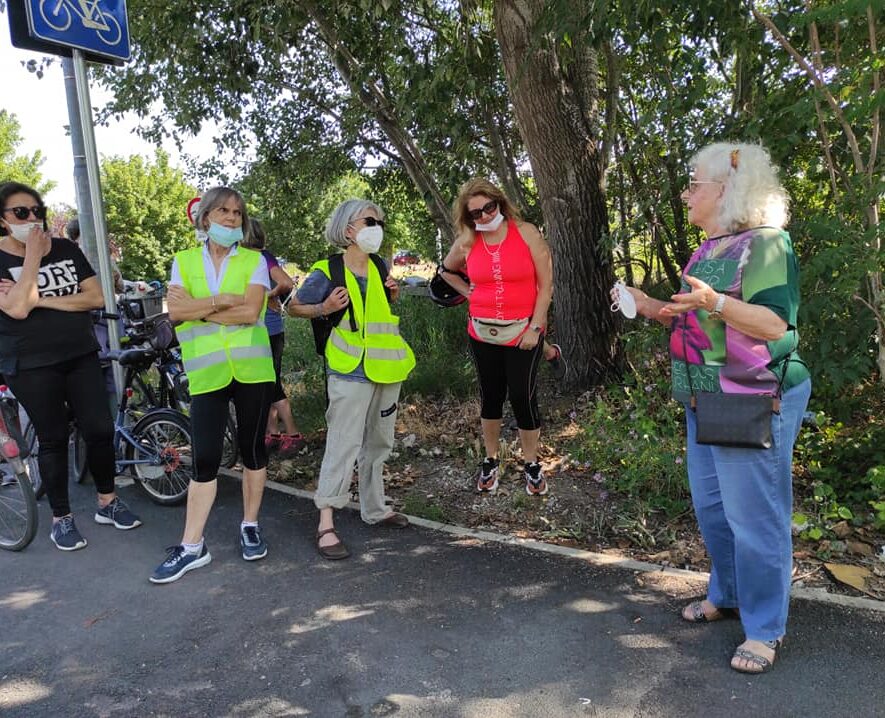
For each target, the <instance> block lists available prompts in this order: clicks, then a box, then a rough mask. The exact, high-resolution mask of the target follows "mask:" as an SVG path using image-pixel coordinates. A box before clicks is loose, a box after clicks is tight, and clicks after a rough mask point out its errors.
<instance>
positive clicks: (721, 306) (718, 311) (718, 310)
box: [710, 294, 725, 319]
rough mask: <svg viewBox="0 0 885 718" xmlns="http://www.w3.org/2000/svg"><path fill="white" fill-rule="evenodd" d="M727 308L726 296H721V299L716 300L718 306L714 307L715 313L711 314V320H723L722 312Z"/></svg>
mask: <svg viewBox="0 0 885 718" xmlns="http://www.w3.org/2000/svg"><path fill="white" fill-rule="evenodd" d="M724 308H725V295H724V294H720V295H719V298H718V299H717V300H716V304H715V305H714V306H713V311H712V312H710V319H722V310H723V309H724Z"/></svg>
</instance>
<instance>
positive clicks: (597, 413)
mask: <svg viewBox="0 0 885 718" xmlns="http://www.w3.org/2000/svg"><path fill="white" fill-rule="evenodd" d="M624 345H625V351H626V355H627V360H628V366H629V367H630V368H631V370H632V371H630V372H629V373H628V374H627V376H625V379H624V381H623V383H622V384H618V385H612V386H609V387H606V388H605V389H604V390H601V391H599V392H598V393H597V394H596V395H595V397H594V398H593V400H592V402H591V404H590V406H589V407H588V408H587V410H586V411H585V413H584V416H583V424H584V426H583V435H582V437H581V441H580V445H579V448H578V458H579V459H580V460H582V461H583V462H585V464H587V465H588V466H591V467H593V469H594V474H593V478H594V480H595V481H597V482H598V483H600V484H605V486H606V487H607V489H608V490H609V491H613V492H615V493H616V494H618V495H619V496H620V497H621V498H622V499H623V500H624V502H625V505H624V511H625V512H627V513H629V514H631V515H633V516H635V517H637V518H642V517H643V516H644V515H645V514H646V513H647V512H649V511H654V512H658V511H659V512H663V514H664V515H666V516H667V517H668V518H673V517H675V516H678V515H681V514H683V513H685V512H686V511H687V510H688V508H689V506H690V502H689V494H688V482H687V479H686V473H685V428H684V419H683V409H682V406H681V405H679V404H678V403H676V402H675V401H673V400H672V399H671V398H670V365H669V358H668V355H667V351H666V333H665V332H664V331H663V328H661V327H657V326H640V327H639V328H638V329H635V330H633V331H631V332H628V333H627V334H625V335H624Z"/></svg>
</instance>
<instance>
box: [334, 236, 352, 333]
mask: <svg viewBox="0 0 885 718" xmlns="http://www.w3.org/2000/svg"><path fill="white" fill-rule="evenodd" d="M329 280H330V281H331V282H332V289H335V288H336V287H347V280H346V279H345V278H344V255H343V254H340V253H339V254H333V255H331V256H330V257H329ZM345 312H347V314H348V318H349V319H350V331H352V332H355V331H356V329H357V326H356V319H355V318H354V316H353V303H352V302H348V304H347V307H346V308H344V309H339V310H338V311H337V312H333V313H332V314H330V315H329V323H330V324H331V325H332V326H333V327H334V326H337V324H338V322H339V321H341V317H343V316H344V313H345Z"/></svg>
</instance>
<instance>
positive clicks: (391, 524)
mask: <svg viewBox="0 0 885 718" xmlns="http://www.w3.org/2000/svg"><path fill="white" fill-rule="evenodd" d="M377 525H378V526H386V527H387V528H391V529H404V528H406V527H407V526H408V525H409V519H408V517H406V515H405V514H396V513H394V514H390V516H388V517H387V518H383V519H381V520H380V521H379V522H378V524H377Z"/></svg>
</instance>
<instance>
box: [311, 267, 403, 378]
mask: <svg viewBox="0 0 885 718" xmlns="http://www.w3.org/2000/svg"><path fill="white" fill-rule="evenodd" d="M367 266H368V271H369V276H368V279H367V282H366V300H365V302H363V297H362V294H361V293H360V287H359V284H358V283H357V280H356V277H354V276H353V273H352V272H351V271H350V270H349V269H348V268H347V267H346V266H345V267H344V280H345V282H346V283H347V292H348V294H349V295H350V302H351V304H352V305H353V317H354V320H355V322H356V330H355V331H352V330H351V328H350V319H349V316H348V314H349V313H348V312H345V313H344V315H343V316H342V317H341V321H339V322H338V325H337V326H336V327H334V328H333V329H332V333H331V334H330V335H329V341H327V342H326V361H327V362H328V363H329V367H330V368H331V369H332V370H333V371H336V372H338V373H340V374H349V373H350V372H352V371H353V370H354V369H356V368H357V367H358V366H359V364H360V362H361V361H362V362H363V369H364V371H365V373H366V377H367V378H368V379H369V381H374V382H376V383H378V384H395V383H396V382H400V381H405V379H406V377H408V376H409V373H410V372H411V371H412V369H414V368H415V354H414V353H413V352H412V348H411V347H410V346H409V345H408V344H407V343H406V340H405V339H403V338H402V336H401V335H400V333H399V317H397V316H395V315H394V314H393V313H391V311H390V304H389V303H388V301H387V296H386V295H385V294H384V285H383V283H382V282H381V275H380V274H379V273H378V269H377V268H376V267H375V264H374V262H371V261H370V262H369V263H368V265H367ZM316 269H319V270H320V271H321V272H322V273H323V274H325V275H326V276H327V277H329V278H330V279H331V274H330V272H329V260H328V259H324V260H321V261H319V262H317V263H316V264H314V265H313V266H312V267H311V271H313V270H316Z"/></svg>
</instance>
